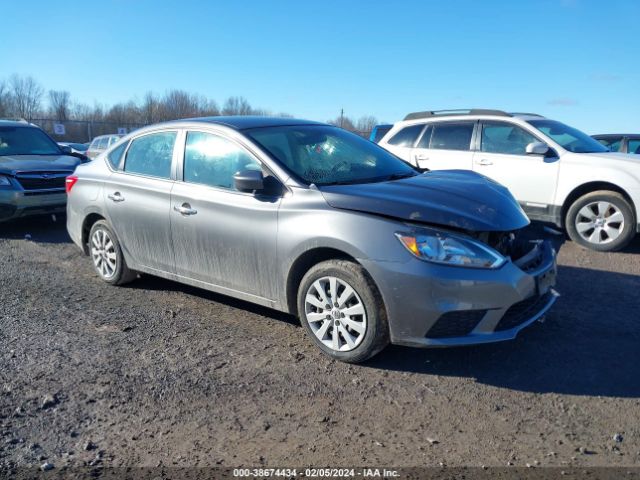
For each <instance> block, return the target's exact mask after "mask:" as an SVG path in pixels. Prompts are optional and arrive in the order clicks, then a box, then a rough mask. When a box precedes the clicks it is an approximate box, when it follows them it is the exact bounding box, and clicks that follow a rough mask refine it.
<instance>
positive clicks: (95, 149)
mask: <svg viewBox="0 0 640 480" xmlns="http://www.w3.org/2000/svg"><path fill="white" fill-rule="evenodd" d="M121 138H122V135H116V134H113V135H100V136H97V137H95V138H94V139H93V140H92V141H91V143H90V144H89V148H87V150H86V152H85V155H86V156H87V157H89V158H90V159H94V158H96V157H97V156H98V155H99V154H100V153H102V152H104V151H105V150H107V149H108V148H109V147H110V146H111V145H113V144H115V143H117V142H118V140H120V139H121Z"/></svg>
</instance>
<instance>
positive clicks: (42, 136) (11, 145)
mask: <svg viewBox="0 0 640 480" xmlns="http://www.w3.org/2000/svg"><path fill="white" fill-rule="evenodd" d="M60 153H61V152H60V147H59V146H58V144H57V143H56V142H54V141H53V140H51V139H50V138H49V137H48V136H47V134H46V133H44V132H43V131H42V130H40V129H39V128H34V127H9V126H0V156H2V155H60Z"/></svg>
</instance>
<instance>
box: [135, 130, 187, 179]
mask: <svg viewBox="0 0 640 480" xmlns="http://www.w3.org/2000/svg"><path fill="white" fill-rule="evenodd" d="M175 143H176V132H158V133H151V134H149V135H144V136H142V137H138V138H136V139H134V140H132V141H131V146H130V147H129V150H128V151H127V158H126V160H125V163H124V171H125V172H129V173H138V174H140V175H148V176H150V177H158V178H170V177H171V159H172V158H173V147H174V145H175Z"/></svg>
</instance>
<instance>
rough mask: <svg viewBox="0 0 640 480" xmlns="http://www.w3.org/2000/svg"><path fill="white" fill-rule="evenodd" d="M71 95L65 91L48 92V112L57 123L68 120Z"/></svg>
mask: <svg viewBox="0 0 640 480" xmlns="http://www.w3.org/2000/svg"><path fill="white" fill-rule="evenodd" d="M70 104H71V95H70V94H69V92H67V91H66V90H49V111H50V112H51V114H52V115H53V116H54V117H55V119H56V120H58V121H61V122H62V121H64V120H68V118H69V109H70Z"/></svg>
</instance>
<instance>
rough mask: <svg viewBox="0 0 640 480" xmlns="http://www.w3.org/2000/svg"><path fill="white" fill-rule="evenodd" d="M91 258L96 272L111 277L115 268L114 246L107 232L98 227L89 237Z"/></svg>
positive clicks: (107, 277) (115, 255)
mask: <svg viewBox="0 0 640 480" xmlns="http://www.w3.org/2000/svg"><path fill="white" fill-rule="evenodd" d="M91 258H92V259H93V264H94V265H95V267H96V270H97V271H98V273H99V274H100V275H101V276H102V277H103V278H105V279H109V278H111V277H113V276H114V275H115V273H116V268H117V254H116V247H115V245H114V244H113V240H111V237H110V236H109V232H107V231H106V230H104V229H102V228H99V229H98V230H96V231H95V232H94V233H93V236H92V237H91Z"/></svg>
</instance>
